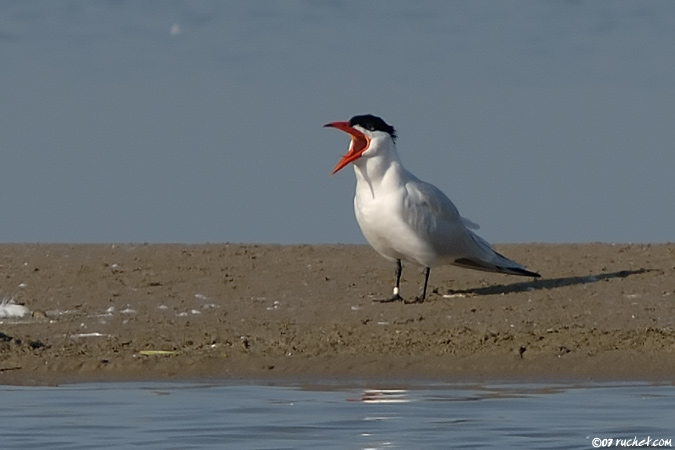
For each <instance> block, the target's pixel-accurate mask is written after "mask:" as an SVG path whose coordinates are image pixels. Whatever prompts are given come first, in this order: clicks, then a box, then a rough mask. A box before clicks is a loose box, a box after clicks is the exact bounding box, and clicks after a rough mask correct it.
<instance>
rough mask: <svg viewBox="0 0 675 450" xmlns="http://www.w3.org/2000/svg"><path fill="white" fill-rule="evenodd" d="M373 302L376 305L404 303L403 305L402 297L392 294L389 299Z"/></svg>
mask: <svg viewBox="0 0 675 450" xmlns="http://www.w3.org/2000/svg"><path fill="white" fill-rule="evenodd" d="M375 301H376V302H378V303H393V302H404V303H405V300H403V297H401V296H400V295H398V294H394V295H392V296H391V297H390V298H385V299H382V300H375Z"/></svg>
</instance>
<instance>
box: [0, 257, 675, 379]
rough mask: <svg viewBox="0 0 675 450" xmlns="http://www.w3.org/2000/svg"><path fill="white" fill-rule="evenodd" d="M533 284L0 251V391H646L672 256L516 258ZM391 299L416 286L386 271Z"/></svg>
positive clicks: (365, 268)
mask: <svg viewBox="0 0 675 450" xmlns="http://www.w3.org/2000/svg"><path fill="white" fill-rule="evenodd" d="M496 248H497V250H498V251H500V252H501V253H504V254H505V255H507V256H508V257H510V258H513V259H515V260H516V261H519V262H521V263H523V264H524V265H525V266H527V267H528V268H529V269H532V270H536V271H538V272H540V273H541V274H542V278H541V279H539V280H533V279H528V278H521V277H514V276H505V275H498V274H489V273H483V272H475V271H470V270H466V269H461V268H455V267H451V266H448V267H441V268H436V269H434V270H432V272H431V278H430V282H429V283H430V284H429V285H430V291H431V292H430V294H429V295H428V298H427V301H426V302H425V303H423V304H410V305H407V304H402V303H388V304H384V303H378V302H375V301H374V300H375V299H380V298H384V297H387V296H389V295H390V294H391V288H392V285H393V278H394V267H392V265H391V264H390V263H388V262H387V261H386V260H384V259H382V258H381V257H380V256H379V255H377V254H376V253H375V252H374V251H373V250H372V249H371V248H370V247H367V246H358V245H318V246H317V245H290V246H288V245H245V244H204V245H179V244H171V245H155V244H152V245H147V244H92V245H80V244H78V245H65V244H54V245H52V244H23V245H19V244H16V245H15V244H3V245H0V250H1V254H2V257H1V259H0V298H2V297H5V298H6V299H7V300H9V299H10V298H12V299H14V301H15V302H16V303H17V304H22V305H24V306H25V307H26V308H28V309H29V310H30V312H29V313H28V314H26V315H25V316H24V317H4V318H0V383H2V384H26V385H31V384H58V383H67V382H79V381H122V380H147V379H238V378H254V379H270V380H279V379H283V378H290V379H298V378H312V377H322V378H325V377H344V378H350V379H367V378H377V379H387V378H390V379H429V380H449V381H450V380H457V381H481V380H488V379H489V380H494V379H504V380H524V381H533V380H555V379H565V380H570V379H573V380H574V379H577V380H589V379H590V380H660V381H669V380H672V379H673V374H675V326H674V322H675V294H674V293H675V245H670V244H659V245H636V244H634V245H628V244H579V245H574V244H566V245H548V244H520V245H497V246H496ZM403 274H404V275H403V284H402V295H403V296H404V297H414V296H415V295H416V294H417V290H418V288H419V285H420V283H421V282H422V274H421V271H420V269H418V268H416V267H413V266H409V267H406V268H404V272H403Z"/></svg>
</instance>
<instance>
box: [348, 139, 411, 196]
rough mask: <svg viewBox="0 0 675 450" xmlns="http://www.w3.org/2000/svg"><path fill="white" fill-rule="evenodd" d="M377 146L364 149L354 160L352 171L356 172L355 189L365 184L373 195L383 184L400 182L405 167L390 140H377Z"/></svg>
mask: <svg viewBox="0 0 675 450" xmlns="http://www.w3.org/2000/svg"><path fill="white" fill-rule="evenodd" d="M377 144H378V148H372V149H369V150H368V151H366V153H371V152H372V154H368V155H366V154H364V156H362V157H361V158H359V159H357V160H356V161H354V163H353V165H354V173H355V174H356V189H357V190H358V189H359V187H361V186H364V185H367V186H368V188H369V190H370V191H371V194H372V195H373V197H375V195H376V193H377V191H378V190H379V188H381V187H383V184H385V185H388V184H390V183H398V182H400V179H401V175H402V174H403V173H404V171H405V169H403V167H402V166H401V161H400V159H399V157H398V152H397V151H396V146H395V145H394V143H393V142H391V141H384V142H378V143H377Z"/></svg>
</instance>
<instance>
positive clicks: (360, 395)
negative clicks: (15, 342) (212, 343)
mask: <svg viewBox="0 0 675 450" xmlns="http://www.w3.org/2000/svg"><path fill="white" fill-rule="evenodd" d="M0 398H2V406H1V408H0V423H1V424H2V426H1V433H2V434H1V436H2V438H1V440H0V448H2V449H25V448H49V449H91V448H134V447H143V448H152V449H155V448H157V449H188V448H237V449H282V448H288V449H301V448H307V449H310V448H311V449H315V448H340V449H388V448H472V449H474V448H514V449H516V448H517V449H524V448H539V449H562V448H574V449H579V448H582V449H590V448H593V438H596V437H598V438H601V439H617V438H629V439H630V441H631V442H632V441H633V439H634V438H637V439H638V441H639V440H641V439H647V438H650V439H652V442H653V440H654V439H674V438H675V416H674V415H673V410H675V387H674V386H672V385H670V386H669V385H651V384H589V385H581V386H566V385H549V384H541V385H539V384H527V385H515V384H499V385H497V384H494V385H422V386H416V387H410V386H406V387H401V388H392V387H391V386H387V389H386V390H385V389H378V388H376V387H373V386H366V385H365V384H358V383H357V384H352V385H349V386H340V385H325V384H324V385H315V386H311V387H309V386H303V385H296V386H274V385H249V384H201V383H166V382H162V383H106V384H80V385H65V386H61V387H14V386H3V387H0ZM615 442H616V441H615ZM605 443H607V441H605Z"/></svg>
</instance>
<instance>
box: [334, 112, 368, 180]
mask: <svg viewBox="0 0 675 450" xmlns="http://www.w3.org/2000/svg"><path fill="white" fill-rule="evenodd" d="M324 127H332V128H337V129H338V130H342V131H344V132H345V133H349V134H350V135H351V137H352V142H351V144H350V145H349V151H348V152H347V154H346V155H344V156H343V157H342V159H341V160H340V162H339V163H337V166H335V169H333V172H331V175H333V174H334V173H336V172H337V171H338V170H340V169H342V168H343V167H344V166H346V165H347V164H349V163H350V162H353V161H356V160H357V159H359V158H360V157H361V155H362V154H363V152H365V151H366V150H368V147H369V146H370V139H368V136H366V135H365V134H363V133H361V132H360V131H359V130H357V129H356V128H354V127H352V126H351V125H349V122H331V123H327V124H326V125H324Z"/></svg>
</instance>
